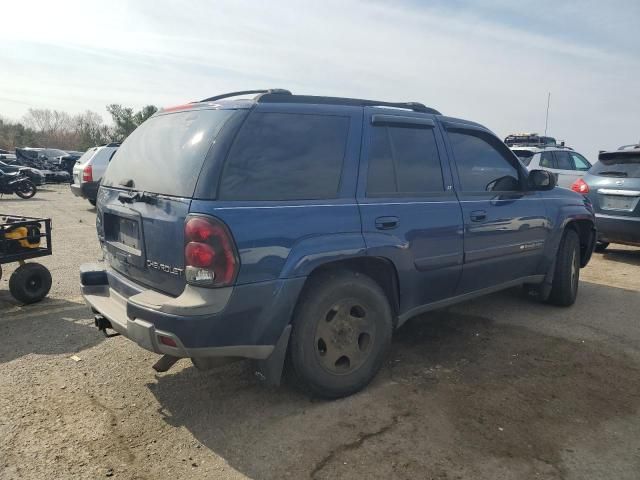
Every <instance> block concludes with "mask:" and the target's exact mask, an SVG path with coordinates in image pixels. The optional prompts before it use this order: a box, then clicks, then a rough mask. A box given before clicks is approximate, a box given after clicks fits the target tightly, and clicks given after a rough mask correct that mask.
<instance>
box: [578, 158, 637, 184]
mask: <svg viewBox="0 0 640 480" xmlns="http://www.w3.org/2000/svg"><path fill="white" fill-rule="evenodd" d="M589 173H590V174H592V175H601V176H607V177H629V178H640V153H638V154H632V155H629V154H628V153H626V154H625V153H617V152H614V153H603V154H600V160H598V162H596V164H595V165H594V166H593V167H591V169H590V170H589Z"/></svg>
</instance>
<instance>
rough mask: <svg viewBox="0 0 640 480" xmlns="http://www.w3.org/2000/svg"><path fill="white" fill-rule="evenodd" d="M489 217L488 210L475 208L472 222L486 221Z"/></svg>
mask: <svg viewBox="0 0 640 480" xmlns="http://www.w3.org/2000/svg"><path fill="white" fill-rule="evenodd" d="M486 219H487V212H485V211H484V210H474V211H473V212H471V221H472V222H484V221H485V220H486Z"/></svg>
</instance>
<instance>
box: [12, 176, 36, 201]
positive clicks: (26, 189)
mask: <svg viewBox="0 0 640 480" xmlns="http://www.w3.org/2000/svg"><path fill="white" fill-rule="evenodd" d="M37 191H38V189H37V188H36V186H35V184H34V183H33V182H32V181H31V180H25V181H24V182H23V183H22V184H21V185H20V188H19V189H16V190H14V192H15V194H16V195H18V196H19V197H20V198H24V199H27V198H31V197H33V196H34V195H35V194H36V192H37Z"/></svg>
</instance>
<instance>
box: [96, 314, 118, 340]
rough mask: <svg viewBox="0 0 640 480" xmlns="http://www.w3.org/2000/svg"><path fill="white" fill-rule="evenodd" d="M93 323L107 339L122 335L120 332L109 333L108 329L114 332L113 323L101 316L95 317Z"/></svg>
mask: <svg viewBox="0 0 640 480" xmlns="http://www.w3.org/2000/svg"><path fill="white" fill-rule="evenodd" d="M93 323H94V325H95V326H96V327H97V328H98V330H100V331H101V332H102V333H103V334H104V336H105V337H107V338H111V337H117V336H118V335H120V334H119V333H118V332H116V333H107V328H110V329H111V330H113V327H112V326H111V322H110V321H109V320H107V319H106V318H105V317H104V316H102V315H100V314H97V315H96V316H95V317H93Z"/></svg>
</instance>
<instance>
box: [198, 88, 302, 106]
mask: <svg viewBox="0 0 640 480" xmlns="http://www.w3.org/2000/svg"><path fill="white" fill-rule="evenodd" d="M254 93H257V94H272V93H277V94H279V95H291V92H290V91H289V90H285V89H283V88H271V89H268V90H241V91H239V92H230V93H223V94H221V95H214V96H213V97H209V98H205V99H204V100H200V101H199V102H197V103H201V102H214V101H216V100H222V99H223V98H231V97H239V96H241V95H251V94H254Z"/></svg>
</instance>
